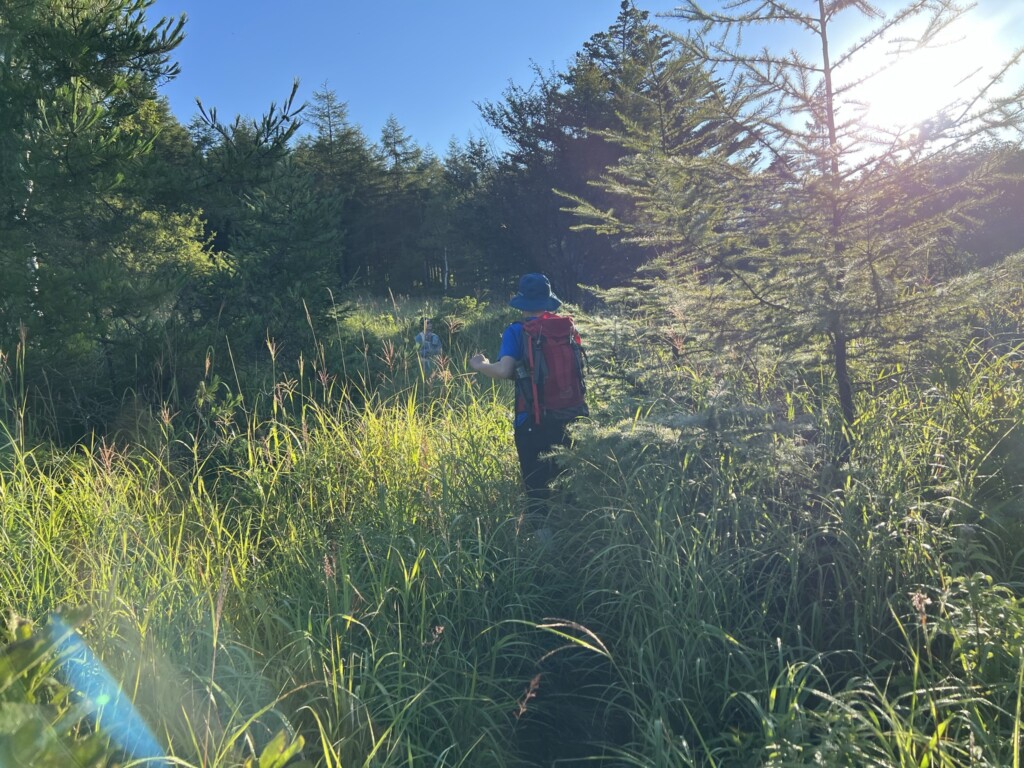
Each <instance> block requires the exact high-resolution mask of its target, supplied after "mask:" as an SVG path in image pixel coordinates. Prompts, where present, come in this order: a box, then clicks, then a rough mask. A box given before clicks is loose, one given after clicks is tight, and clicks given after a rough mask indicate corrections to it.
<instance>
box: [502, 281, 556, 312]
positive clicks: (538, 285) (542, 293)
mask: <svg viewBox="0 0 1024 768" xmlns="http://www.w3.org/2000/svg"><path fill="white" fill-rule="evenodd" d="M508 303H509V306H512V307H515V308H516V309H521V310H523V311H524V312H554V311H555V310H556V309H558V308H559V307H560V306H562V300H561V299H560V298H558V297H557V296H555V294H553V293H552V292H551V283H550V281H549V280H548V278H547V276H545V275H542V274H540V272H531V273H530V274H528V275H523V277H522V278H521V279H520V280H519V293H517V294H516V295H515V296H513V297H512V298H511V299H510V300H509V302H508Z"/></svg>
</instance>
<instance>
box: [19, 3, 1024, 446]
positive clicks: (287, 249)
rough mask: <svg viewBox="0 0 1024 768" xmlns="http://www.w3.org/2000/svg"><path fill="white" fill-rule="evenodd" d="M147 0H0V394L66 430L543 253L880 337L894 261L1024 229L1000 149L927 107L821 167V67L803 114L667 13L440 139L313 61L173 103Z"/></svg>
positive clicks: (922, 268)
mask: <svg viewBox="0 0 1024 768" xmlns="http://www.w3.org/2000/svg"><path fill="white" fill-rule="evenodd" d="M150 5H151V2H150V0H112V1H111V2H105V3H100V4H88V5H84V6H83V5H79V4H69V3H64V2H59V1H58V0H30V1H29V2H20V3H13V4H12V3H6V4H4V5H3V6H2V9H0V14H2V17H0V22H2V23H0V61H2V62H3V67H2V70H0V92H2V99H0V106H2V109H0V150H2V179H3V181H2V188H0V195H2V197H0V208H2V215H0V270H2V277H0V285H2V292H0V350H2V353H3V354H4V356H5V361H6V362H5V365H4V367H3V370H4V371H5V374H4V375H5V377H6V378H5V382H6V386H5V387H4V390H5V391H7V392H9V393H13V394H11V395H10V397H11V398H12V399H13V400H17V401H18V403H21V406H20V407H26V406H25V405H24V404H25V403H27V402H28V400H29V399H30V396H29V395H30V393H32V392H37V393H40V394H42V395H43V397H42V398H41V399H42V401H43V402H45V403H46V406H45V408H46V409H47V410H48V411H49V413H48V414H47V419H46V420H47V421H48V422H49V423H52V424H56V423H60V424H74V425H76V426H74V427H71V431H72V432H80V431H81V429H83V428H84V429H89V428H92V427H103V426H104V425H105V424H106V423H107V421H108V420H109V419H110V418H111V416H112V415H113V414H116V413H117V412H118V411H119V410H120V409H121V408H122V404H123V402H124V400H125V393H130V394H131V397H132V398H133V399H134V398H138V397H142V398H143V399H146V400H148V401H150V402H162V401H167V400H173V399H174V398H175V397H179V396H181V394H182V393H183V391H187V390H188V389H189V388H190V387H191V386H194V383H195V382H196V381H198V380H199V378H200V375H201V374H202V373H203V372H204V369H205V368H207V367H209V366H210V365H211V364H212V365H215V366H219V367H220V369H221V370H226V366H227V361H228V358H229V353H230V358H231V365H232V367H233V368H234V369H235V372H236V373H237V371H238V369H246V368H247V367H249V366H250V365H251V364H253V363H254V361H256V360H258V359H259V358H260V356H261V355H264V354H265V350H266V345H267V341H268V340H272V341H273V342H274V343H275V344H276V345H277V348H278V349H284V350H286V354H287V355H290V356H291V357H293V358H294V357H297V356H298V354H299V352H300V351H301V350H303V349H309V347H310V344H311V340H313V339H315V338H316V335H317V331H318V330H319V329H321V328H323V327H331V324H332V323H333V322H334V321H336V320H337V318H338V317H339V316H340V315H341V314H344V312H345V311H346V306H347V305H346V301H347V298H348V297H349V296H350V295H351V294H352V293H353V291H363V292H370V293H375V294H378V295H381V294H386V293H387V292H389V291H390V292H392V293H402V294H421V295H424V296H440V295H450V296H465V295H476V296H479V295H481V294H484V293H486V292H488V291H498V292H503V291H507V290H508V289H509V286H510V285H512V284H513V281H514V278H515V276H517V275H518V274H520V273H523V272H526V271H532V270H542V271H545V272H547V273H548V274H549V275H551V277H552V279H553V280H554V282H555V283H556V285H557V286H558V289H559V292H560V294H562V295H564V296H565V297H566V298H568V299H570V300H575V301H582V300H584V299H585V294H584V293H583V292H582V290H581V286H603V287H605V288H608V287H613V286H620V285H624V284H627V283H629V282H630V281H631V280H632V279H633V278H634V277H635V276H636V274H637V270H638V269H640V268H642V267H645V266H647V267H650V266H654V267H655V268H656V269H657V270H658V271H656V272H654V273H653V274H655V275H656V277H657V278H658V279H657V281H656V283H655V285H654V288H655V290H654V291H653V292H647V293H646V294H644V295H645V296H646V298H645V301H649V303H650V306H651V307H653V308H656V309H657V311H658V312H659V313H666V312H667V313H668V315H672V313H676V314H679V313H683V314H687V315H690V316H699V317H700V318H701V319H702V321H703V322H702V325H701V327H700V328H698V329H696V330H697V331H698V332H699V334H700V335H701V336H702V338H705V339H710V338H713V337H714V338H715V339H717V341H715V342H714V343H716V344H720V343H736V342H737V340H739V339H741V338H747V337H751V336H752V337H754V338H756V339H759V340H760V341H764V340H765V339H768V338H770V339H771V340H772V343H779V342H781V343H782V344H783V346H787V345H788V346H791V347H801V346H805V343H806V342H807V340H808V339H811V338H812V337H820V336H821V334H822V333H824V335H825V337H827V340H828V349H829V351H830V353H831V354H832V355H833V356H834V357H836V358H839V357H843V358H844V359H845V357H846V356H848V355H849V354H851V353H852V351H853V350H851V349H849V348H848V347H849V345H851V344H857V343H860V342H861V341H863V340H873V341H880V342H882V346H889V345H890V337H891V336H892V334H891V333H890V331H891V330H892V318H893V317H894V316H895V315H898V314H899V313H903V312H905V311H906V310H907V307H908V306H913V307H915V308H920V307H921V306H922V300H921V294H920V292H919V291H917V290H916V289H915V290H914V291H910V292H909V293H913V294H914V301H913V302H910V303H908V302H907V301H906V299H907V297H908V295H909V293H908V291H907V290H906V289H907V288H908V286H918V287H919V286H921V285H925V284H927V285H935V284H937V283H939V282H942V281H945V280H947V279H950V278H955V277H959V276H963V275H965V274H968V273H970V272H971V271H972V270H973V269H974V268H976V267H977V266H981V265H990V264H992V263H995V262H998V260H999V259H1000V258H1001V257H1002V256H1003V255H1005V254H1006V253H1009V252H1011V251H1014V250H1017V249H1019V248H1020V247H1021V244H1022V241H1024V237H1022V235H1021V234H1020V231H1019V228H1018V227H1017V226H1016V222H1015V216H1016V213H1015V212H1016V211H1018V210H1019V209H1020V203H1021V197H1022V192H1021V189H1022V187H1021V183H1020V178H1021V172H1022V168H1024V156H1022V154H1021V152H1020V150H1019V148H1017V147H1016V146H1015V145H1008V144H1006V143H993V142H989V143H985V144H983V143H979V141H976V140H974V141H970V142H968V141H966V140H964V136H967V135H968V134H967V133H964V134H963V135H961V136H960V137H959V139H957V137H955V136H954V138H953V140H951V139H950V133H949V131H948V130H947V128H948V126H938V125H936V126H932V129H933V130H932V132H931V133H930V134H929V135H928V136H927V137H925V136H924V132H922V133H921V134H919V136H918V138H917V139H915V141H914V142H909V141H906V140H903V139H900V140H894V141H893V142H892V143H891V144H890V145H889V147H888V148H887V149H886V148H882V149H877V150H872V151H873V152H874V154H873V155H872V156H871V159H870V162H865V164H864V165H863V166H861V170H860V172H859V174H860V175H859V176H857V175H856V174H852V173H850V172H848V171H846V170H842V171H840V166H839V164H838V163H833V161H834V160H836V158H835V156H834V153H833V154H830V152H831V151H832V150H831V149H830V148H831V147H843V151H844V152H847V154H848V155H850V156H852V155H853V153H855V152H863V151H864V146H863V144H861V145H855V144H853V143H851V140H849V139H846V138H844V137H842V136H840V137H838V138H837V137H836V136H835V135H833V136H831V137H829V135H828V132H829V130H831V131H832V132H833V133H835V121H834V120H833V121H832V122H829V120H831V118H828V119H826V118H827V115H829V114H832V115H833V117H834V110H833V105H832V104H831V103H829V104H827V105H826V104H824V102H823V101H822V98H823V96H822V93H820V92H818V91H807V92H806V93H802V94H796V95H798V96H801V97H802V99H803V102H802V103H798V104H797V105H796V110H795V112H794V113H796V114H799V113H801V112H803V113H805V114H809V115H811V117H812V118H813V120H812V122H811V123H810V124H809V125H808V127H806V128H805V129H799V128H795V127H792V126H796V125H797V123H790V124H789V126H790V127H786V125H785V124H780V123H779V122H778V121H773V118H772V115H771V114H769V113H768V112H764V111H763V110H764V105H765V104H766V103H767V102H768V101H770V98H769V97H770V96H771V94H772V89H773V88H775V89H776V90H778V87H777V84H775V85H773V81H772V79H771V78H770V77H769V78H767V79H761V80H758V79H757V78H754V79H753V81H752V82H754V83H759V84H760V88H756V87H755V88H753V89H751V88H750V87H749V85H746V84H738V83H735V82H730V81H728V80H723V79H716V78H715V77H713V76H712V74H711V72H712V69H711V66H710V62H711V61H713V60H715V59H716V54H715V53H714V52H713V51H708V50H702V47H701V46H702V45H703V43H702V42H701V40H702V39H703V38H702V37H700V36H697V37H695V38H691V39H681V38H676V37H673V36H670V35H669V34H668V33H666V32H665V31H663V30H661V29H660V28H659V27H657V26H656V25H654V24H653V23H652V22H651V20H650V19H649V18H648V14H647V13H646V12H644V11H642V10H640V9H638V8H636V7H635V6H634V5H633V3H632V2H631V0H623V2H622V5H621V10H620V13H619V15H618V17H617V18H616V19H615V20H614V22H613V23H612V24H611V25H610V26H609V28H608V29H607V30H605V31H603V32H598V33H596V34H594V35H593V36H592V37H591V38H590V39H589V40H588V41H587V42H586V43H584V45H583V46H582V49H581V50H580V51H579V52H578V53H577V54H576V55H575V56H574V57H573V58H572V59H571V60H570V61H569V63H568V64H567V65H566V66H565V68H564V69H563V70H562V71H544V70H542V69H540V68H537V69H536V72H535V79H534V81H533V82H532V83H530V84H528V85H511V86H510V87H509V88H508V90H507V91H506V92H505V93H504V95H503V97H502V99H501V100H499V101H496V102H487V103H483V104H482V105H481V112H482V115H483V117H484V119H485V120H486V121H487V123H488V124H489V125H490V126H492V127H493V128H494V129H495V130H496V131H498V132H499V133H500V134H501V136H502V137H503V140H504V142H505V147H504V148H503V149H501V150H500V151H496V150H494V149H493V148H492V147H490V146H489V145H488V144H487V143H486V142H484V141H482V140H477V139H470V140H468V141H467V142H466V143H464V144H463V143H459V142H456V141H453V142H452V143H450V145H449V146H448V147H447V149H446V151H445V153H444V156H443V157H442V156H438V155H437V154H435V153H434V152H432V151H430V150H425V149H423V148H421V147H420V146H418V145H417V144H416V142H415V140H414V139H413V137H411V136H409V135H408V134H407V133H406V131H405V130H404V129H403V128H402V126H401V125H400V124H399V122H398V121H397V120H395V119H391V120H389V121H388V122H387V124H386V125H385V126H384V128H383V130H382V132H381V135H380V137H379V138H378V139H377V140H376V141H372V140H370V139H369V138H368V137H367V136H366V135H365V134H364V133H363V131H362V130H361V129H360V127H359V126H357V125H353V124H352V123H351V122H350V121H349V119H348V116H347V114H346V107H345V102H344V99H343V95H339V94H337V93H335V92H334V91H331V90H330V89H328V88H326V87H324V88H322V89H320V90H316V91H315V92H314V94H313V97H312V99H311V101H310V102H309V103H308V104H298V103H296V93H297V87H296V88H295V89H293V91H292V93H291V94H290V95H288V96H287V98H285V99H284V100H283V101H282V102H280V104H271V105H270V107H269V109H268V111H267V112H266V114H264V115H263V116H262V117H260V118H258V119H250V118H243V117H239V118H236V119H234V120H233V121H225V120H223V119H222V118H221V116H219V115H218V114H217V112H216V110H215V109H214V108H212V107H211V108H202V107H201V108H200V111H199V113H198V114H197V116H196V118H195V119H193V120H192V121H191V122H190V123H189V124H188V125H187V126H183V125H181V124H180V123H179V122H178V121H177V120H176V119H175V118H174V117H173V116H172V115H171V114H170V112H169V109H168V106H167V103H166V101H165V100H164V99H162V98H161V97H160V95H159V86H160V84H161V83H162V82H165V81H166V80H168V79H170V78H173V77H174V76H175V75H176V74H177V71H178V70H177V66H176V65H175V63H174V49H175V47H176V46H177V45H178V44H179V43H180V42H181V40H182V39H183V36H184V35H185V34H186V33H187V27H186V25H185V23H184V19H179V20H174V19H161V20H159V21H155V22H154V21H152V20H150V19H148V18H147V16H146V11H147V9H148V8H149V6H150ZM840 5H841V4H840ZM841 10H842V9H841V8H839V7H836V8H830V9H829V10H828V15H829V16H831V15H835V14H837V13H839V11H841ZM815 13H817V11H815ZM680 15H682V16H683V17H684V18H685V19H686V20H687V21H690V22H697V23H699V22H701V19H700V18H699V17H698V16H694V15H692V14H691V15H690V16H687V15H686V14H685V13H682V12H681V13H680ZM822 21H823V22H824V20H822ZM694 29H696V28H694ZM821 31H822V33H824V31H825V25H824V23H822V26H821ZM717 58H718V59H721V56H717ZM756 63H757V62H755V61H753V60H751V61H750V62H748V64H756ZM782 63H784V62H781V61H780V62H775V61H772V62H770V64H769V66H774V65H775V64H782ZM746 82H747V83H749V82H751V81H746ZM740 86H742V87H740ZM783 92H784V89H783ZM785 95H786V96H787V98H788V97H789V96H790V95H792V94H785ZM797 101H798V102H799V99H798V100H797ZM752 105H753V106H752ZM790 106H791V105H790ZM790 106H786V105H782V104H781V103H780V104H777V105H775V108H776V109H778V110H784V109H789V108H790ZM759 110H762V111H759ZM779 113H780V112H776V114H779ZM970 119H971V120H975V121H980V122H981V123H984V128H985V130H987V131H990V132H991V131H994V130H996V129H998V128H1000V127H1004V126H1005V125H1006V124H1007V123H1005V122H1004V123H999V124H998V125H997V124H995V123H993V122H991V121H989V122H988V123H985V120H986V119H987V118H986V117H985V116H984V115H971V116H970ZM843 125H846V124H842V123H840V130H845V128H843ZM965 125H967V126H968V127H969V126H970V125H973V123H970V121H969V120H968V121H966V122H965V121H964V120H961V121H960V122H957V123H955V124H954V128H956V129H958V130H959V129H961V128H964V126H965ZM787 131H789V133H787ZM983 133H984V131H983V130H980V129H979V130H978V131H977V132H976V135H975V136H973V138H975V139H977V138H979V137H981V136H982V134H983ZM925 138H927V139H928V140H929V141H933V142H934V146H939V147H942V148H944V149H943V150H942V151H938V152H929V151H927V150H926V141H925ZM950 148H952V149H950ZM840 159H843V158H840ZM857 162H858V163H859V162H860V161H857ZM982 203H985V205H981V204H982ZM866 223H871V226H866ZM968 225H970V226H968ZM886 232H888V233H889V234H888V235H886V234H885V233H886ZM897 233H899V236H897ZM978 233H980V234H978ZM910 255H913V256H914V258H909V256H910ZM918 257H920V258H918ZM847 258H849V259H850V264H849V265H848V266H843V265H842V264H841V262H842V261H843V260H844V259H847ZM865 264H869V266H867V267H864V265H865ZM680 293H682V294H685V300H681V299H680ZM668 294H671V296H669V295H668ZM741 294H742V295H741ZM705 300H706V302H707V305H708V306H710V307H711V308H712V310H714V311H706V310H707V307H706V306H704V305H703V304H702V303H701V302H704V301H705ZM680 302H681V303H680ZM695 302H696V303H695ZM924 305H925V306H926V307H931V306H932V304H931V300H930V299H929V300H928V301H927V302H924ZM808 307H810V310H809V311H808ZM772 308H774V310H777V311H772V312H769V313H768V316H769V317H770V319H767V320H766V317H765V316H762V314H761V313H760V310H764V309H772ZM918 314H920V312H918ZM915 327H917V326H915ZM686 334H687V332H682V331H681V332H680V335H679V338H680V339H683V338H685V337H686ZM676 351H677V352H678V349H677V350H676ZM211 358H212V359H213V362H212V363H211ZM26 361H28V362H27V363H26ZM837 375H838V376H839V379H840V382H841V387H842V386H845V384H844V383H843V379H844V377H848V374H847V373H846V372H844V371H842V370H837ZM841 394H842V391H841ZM848 400H849V398H848V397H847V398H846V400H844V407H845V408H847V410H848V411H849V413H848V414H847V415H848V416H851V417H852V410H851V408H852V406H850V405H849V402H847V401H848Z"/></svg>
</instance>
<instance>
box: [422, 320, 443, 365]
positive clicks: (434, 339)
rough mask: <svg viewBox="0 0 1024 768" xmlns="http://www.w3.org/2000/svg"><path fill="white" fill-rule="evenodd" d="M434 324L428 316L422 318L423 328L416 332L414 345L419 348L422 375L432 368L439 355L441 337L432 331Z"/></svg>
mask: <svg viewBox="0 0 1024 768" xmlns="http://www.w3.org/2000/svg"><path fill="white" fill-rule="evenodd" d="M433 329H434V325H433V323H432V322H431V320H430V318H429V317H425V318H423V330H422V331H420V332H419V333H417V334H416V346H417V347H418V348H419V355H420V366H421V367H422V368H423V375H424V376H426V375H429V374H430V372H431V371H432V370H434V365H435V360H436V358H438V357H439V356H440V355H441V337H440V336H438V335H437V334H436V333H434V332H433Z"/></svg>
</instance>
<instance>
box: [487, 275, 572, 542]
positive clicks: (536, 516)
mask: <svg viewBox="0 0 1024 768" xmlns="http://www.w3.org/2000/svg"><path fill="white" fill-rule="evenodd" d="M509 305H511V306H512V307H515V308H516V309H518V310H521V311H522V313H523V319H522V320H517V321H515V322H514V323H512V324H510V325H509V326H508V327H507V328H506V329H505V331H504V333H503V334H502V336H501V349H499V350H498V359H497V361H496V362H493V363H492V362H490V361H489V360H488V359H487V358H486V357H485V356H484V355H482V354H476V355H473V357H471V358H470V360H469V365H470V367H471V368H472V369H473V370H474V371H477V372H478V373H482V374H483V375H484V376H488V377H490V378H492V379H512V378H514V379H515V382H516V405H515V420H514V434H515V443H516V452H517V453H518V455H519V468H520V470H521V471H522V476H523V485H524V487H525V489H526V494H527V499H528V503H529V507H528V514H527V517H528V518H529V521H530V523H531V524H532V525H534V526H540V525H543V518H544V516H545V514H546V512H547V501H548V499H549V498H550V496H551V481H552V480H554V479H555V477H556V475H557V474H558V467H557V465H556V464H555V462H554V460H553V458H552V457H550V456H542V454H545V453H547V452H549V451H550V450H551V449H552V448H554V447H555V446H558V445H568V443H569V438H568V435H567V433H566V428H567V427H568V426H569V424H571V423H572V422H573V421H575V420H576V419H578V418H580V417H581V416H586V415H588V413H589V411H588V410H587V404H586V401H585V400H584V394H585V392H586V387H585V384H584V382H583V350H582V345H581V341H580V335H579V333H577V331H576V326H575V324H574V323H573V319H572V318H571V317H569V316H568V315H556V314H553V313H554V311H555V310H556V309H558V308H559V307H560V306H561V305H562V301H561V299H559V298H558V297H557V296H556V295H555V294H554V293H552V292H551V283H550V282H549V281H548V278H547V277H545V276H544V275H542V274H539V273H536V272H534V273H531V274H528V275H524V276H523V277H522V279H521V280H520V281H519V293H517V294H516V295H515V296H513V297H512V299H511V300H510V301H509Z"/></svg>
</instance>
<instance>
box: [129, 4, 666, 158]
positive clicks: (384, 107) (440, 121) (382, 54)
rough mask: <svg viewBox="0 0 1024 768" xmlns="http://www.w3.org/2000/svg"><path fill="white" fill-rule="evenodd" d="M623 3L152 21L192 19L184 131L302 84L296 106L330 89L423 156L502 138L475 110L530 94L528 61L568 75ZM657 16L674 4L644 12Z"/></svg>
mask: <svg viewBox="0 0 1024 768" xmlns="http://www.w3.org/2000/svg"><path fill="white" fill-rule="evenodd" d="M619 4H620V0H291V2H281V1H280V0H274V2H270V1H269V0H157V2H156V3H154V5H153V6H152V7H151V8H150V10H149V11H148V14H147V15H148V18H149V19H150V20H152V19H154V18H158V17H161V16H178V15H180V14H182V13H185V14H187V15H188V21H187V23H186V26H185V33H186V38H185V41H184V42H183V43H182V44H181V45H180V46H179V47H178V49H177V50H176V52H175V54H174V58H175V60H177V61H178V62H179V63H180V65H181V69H182V72H181V75H180V76H179V77H178V78H177V79H176V80H174V81H172V82H171V83H169V84H167V85H165V86H164V87H163V88H162V89H161V92H162V93H163V94H164V95H165V96H167V98H168V99H169V100H170V103H171V109H172V111H173V112H174V114H175V115H176V116H177V117H178V119H179V120H180V121H182V122H187V121H188V120H189V119H190V118H191V117H192V116H193V115H194V114H195V112H196V106H195V100H196V98H197V97H198V98H199V99H201V100H202V102H203V105H204V106H207V107H211V106H212V107H216V108H217V111H218V114H219V116H220V118H221V119H225V120H228V119H231V118H233V117H234V116H235V115H236V114H243V115H248V116H251V117H258V116H259V115H260V114H262V113H263V112H264V111H265V110H266V108H267V106H268V105H269V104H270V102H271V101H275V102H277V103H278V104H280V103H281V101H283V100H284V98H285V97H286V96H287V95H288V93H289V91H290V89H291V85H292V81H293V80H294V79H295V78H298V79H299V80H300V90H299V95H298V97H297V100H298V101H304V100H309V99H310V98H311V97H312V94H313V91H314V90H317V89H319V88H320V87H321V86H322V85H323V84H324V83H325V82H326V84H327V87H328V88H330V89H332V90H334V91H335V92H336V93H337V95H338V98H340V99H341V100H342V101H345V102H347V103H348V108H349V118H350V120H351V122H352V123H354V124H356V125H359V126H360V127H361V128H362V129H363V131H364V133H366V135H367V138H369V139H370V140H371V141H376V140H377V139H378V138H379V136H380V129H381V127H382V126H383V124H384V121H385V120H387V118H388V115H391V114H393V115H394V116H395V117H396V118H397V119H398V121H399V123H401V124H402V125H403V126H404V127H405V129H406V132H407V133H408V134H409V135H410V136H411V137H412V138H413V140H415V141H416V143H418V144H419V145H421V146H426V145H428V144H429V145H431V146H432V147H433V148H434V150H435V151H436V152H437V153H438V154H441V155H443V154H444V152H445V149H446V148H447V146H448V141H449V139H450V138H452V137H455V138H456V139H457V140H459V141H460V142H464V141H465V139H466V138H467V137H468V136H470V135H472V136H474V137H476V138H492V139H493V138H495V137H494V136H493V133H492V132H491V131H490V129H489V128H488V127H487V126H486V125H485V124H484V122H483V121H482V120H481V118H480V114H479V111H478V110H477V108H476V107H475V106H474V102H481V101H487V100H491V101H494V100H498V99H499V98H500V97H501V93H502V91H503V90H504V88H505V87H506V86H507V85H508V82H509V80H512V81H514V82H516V83H521V84H524V85H525V84H528V83H529V82H530V80H531V72H530V61H531V60H533V61H536V62H537V63H538V64H540V65H542V66H545V67H547V66H548V65H554V66H555V67H557V68H561V67H562V66H563V65H564V64H565V63H566V62H567V61H568V60H569V59H570V57H571V56H572V55H573V53H575V52H576V51H577V50H579V49H580V47H581V46H582V44H583V42H584V41H586V40H587V39H588V38H589V37H590V36H591V35H592V34H594V33H596V32H601V31H603V30H605V29H607V28H608V26H610V25H611V24H612V23H613V22H614V20H615V17H616V16H617V15H618V12H619ZM637 5H638V6H639V7H640V8H643V9H645V10H649V11H651V12H652V16H653V15H654V13H655V12H657V11H663V10H667V9H669V8H671V7H672V6H673V5H674V3H673V2H672V0H641V1H640V2H639V3H638V4H637Z"/></svg>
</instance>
